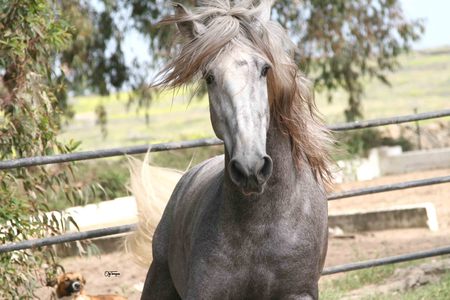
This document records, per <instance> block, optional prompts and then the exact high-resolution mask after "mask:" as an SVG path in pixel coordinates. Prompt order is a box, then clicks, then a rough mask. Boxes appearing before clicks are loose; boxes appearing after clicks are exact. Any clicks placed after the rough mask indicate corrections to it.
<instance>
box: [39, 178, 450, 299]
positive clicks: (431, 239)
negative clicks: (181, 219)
mask: <svg viewBox="0 0 450 300" xmlns="http://www.w3.org/2000/svg"><path fill="white" fill-rule="evenodd" d="M448 174H450V169H446V170H434V171H427V172H420V173H411V174H404V175H395V176H386V177H382V178H378V179H375V180H371V181H364V182H355V183H346V184H342V185H339V186H337V187H336V191H339V190H347V189H352V188H360V187H367V186H373V185H380V184H387V183H393V182H401V181H407V180H414V179H422V178H430V177H435V176H445V175H448ZM421 202H432V203H433V204H434V205H435V207H436V211H437V214H438V222H439V226H440V229H439V231H437V232H431V231H429V230H427V229H404V230H389V231H379V232H368V233H363V234H357V235H355V236H354V238H351V239H339V238H330V243H329V248H328V256H327V261H326V266H334V265H338V264H343V263H348V262H353V261H359V260H365V259H371V258H379V257H384V256H389V255H397V254H402V253H408V252H413V251H420V250H428V249H432V248H435V247H442V246H447V245H450V203H449V202H450V183H447V184H439V185H434V186H427V187H421V188H414V189H407V190H403V191H396V192H389V193H381V194H374V195H368V196H362V197H353V198H348V199H343V200H336V201H331V202H330V203H329V211H330V212H331V213H333V212H344V211H358V210H368V209H375V208H387V207H391V206H397V205H401V204H413V203H421ZM62 265H63V266H64V267H65V269H66V271H77V272H81V273H82V274H83V275H84V276H85V277H86V280H87V284H86V291H87V292H88V293H89V294H91V295H95V294H108V293H109V294H110V293H116V294H121V295H125V296H128V297H129V299H139V297H140V293H139V292H138V291H137V290H136V288H135V287H134V286H135V285H139V284H141V283H142V282H143V281H144V279H145V275H146V273H147V268H144V267H140V266H138V265H136V264H135V263H134V262H133V261H132V259H131V258H130V257H129V256H128V255H127V254H125V253H122V252H115V253H111V254H105V255H102V256H99V257H97V256H91V257H74V258H67V259H64V260H63V261H62ZM105 271H118V272H120V276H117V277H106V276H105V275H104V274H105ZM333 276H336V275H333ZM333 276H328V277H324V278H323V279H322V280H329V279H330V278H333ZM49 294H50V288H42V289H41V290H40V291H38V296H40V298H41V299H49Z"/></svg>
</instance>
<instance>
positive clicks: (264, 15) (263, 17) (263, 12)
mask: <svg viewBox="0 0 450 300" xmlns="http://www.w3.org/2000/svg"><path fill="white" fill-rule="evenodd" d="M273 2H274V0H261V3H260V4H259V5H258V7H257V8H256V11H255V16H256V17H257V18H258V20H259V21H260V22H262V23H265V22H268V21H269V20H270V14H271V11H272V5H273Z"/></svg>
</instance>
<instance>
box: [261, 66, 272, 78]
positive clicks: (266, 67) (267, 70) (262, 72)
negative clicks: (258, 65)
mask: <svg viewBox="0 0 450 300" xmlns="http://www.w3.org/2000/svg"><path fill="white" fill-rule="evenodd" d="M269 69H270V66H269V65H264V67H263V69H262V71H261V76H262V77H266V76H267V72H269Z"/></svg>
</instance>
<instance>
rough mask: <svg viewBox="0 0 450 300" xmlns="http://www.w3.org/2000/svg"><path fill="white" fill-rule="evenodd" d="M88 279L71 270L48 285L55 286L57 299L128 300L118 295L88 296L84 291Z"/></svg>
mask: <svg viewBox="0 0 450 300" xmlns="http://www.w3.org/2000/svg"><path fill="white" fill-rule="evenodd" d="M85 284H86V279H84V277H83V275H81V274H80V273H75V272H69V273H64V274H61V275H59V276H58V278H57V279H56V280H53V281H51V282H48V283H47V286H52V287H54V288H55V295H54V297H55V298H57V299H61V298H64V299H72V300H127V298H125V297H122V296H117V295H98V296H88V295H86V293H85V291H84V285H85Z"/></svg>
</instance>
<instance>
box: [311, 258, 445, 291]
mask: <svg viewBox="0 0 450 300" xmlns="http://www.w3.org/2000/svg"><path fill="white" fill-rule="evenodd" d="M439 259H441V258H438V259H437V260H439ZM430 261H431V259H425V260H415V261H411V262H406V263H400V264H394V265H386V266H381V267H375V268H370V269H363V270H358V271H352V272H348V273H345V274H344V275H342V276H341V277H339V278H338V279H332V280H330V279H328V278H327V277H326V276H325V277H322V279H321V281H320V283H319V286H320V288H319V289H320V299H323V300H335V299H360V300H388V299H396V300H427V299H436V300H441V299H442V300H443V299H450V271H447V272H445V273H444V274H441V275H437V277H436V281H435V282H431V283H428V284H425V285H422V286H417V287H415V288H411V289H407V290H405V291H402V292H400V291H396V290H392V291H388V290H386V291H385V292H383V293H382V292H380V290H381V289H380V285H382V284H389V283H390V282H392V281H391V278H392V277H391V276H392V275H393V274H394V273H395V272H396V271H399V270H401V269H404V268H407V267H411V266H417V265H420V264H423V263H426V262H430ZM405 280H406V279H405ZM362 288H366V290H365V292H360V293H355V292H354V291H355V290H359V291H362ZM352 291H353V295H352V293H351V292H352ZM350 295H351V296H350Z"/></svg>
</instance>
